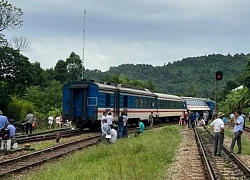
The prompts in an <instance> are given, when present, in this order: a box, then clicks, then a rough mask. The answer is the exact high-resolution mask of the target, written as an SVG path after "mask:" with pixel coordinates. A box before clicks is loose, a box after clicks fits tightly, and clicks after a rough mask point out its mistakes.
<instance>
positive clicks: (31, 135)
mask: <svg viewBox="0 0 250 180" xmlns="http://www.w3.org/2000/svg"><path fill="white" fill-rule="evenodd" d="M69 130H71V128H62V129H55V130H49V131H43V132H40V133H33V134H25V135H23V134H22V135H17V136H16V137H17V138H25V137H33V136H39V135H44V134H53V133H59V132H63V131H69Z"/></svg>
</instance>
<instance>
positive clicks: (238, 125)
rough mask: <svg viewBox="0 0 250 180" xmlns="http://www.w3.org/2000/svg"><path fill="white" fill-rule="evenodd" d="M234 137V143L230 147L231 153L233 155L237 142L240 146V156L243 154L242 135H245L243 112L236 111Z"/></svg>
mask: <svg viewBox="0 0 250 180" xmlns="http://www.w3.org/2000/svg"><path fill="white" fill-rule="evenodd" d="M234 115H235V116H234V118H233V120H234V122H233V123H234V124H235V126H234V137H233V139H232V143H231V146H230V152H231V153H233V149H234V145H235V142H236V141H237V145H238V154H241V153H242V146H241V135H242V133H243V125H244V118H243V117H242V116H241V111H236V112H235V114H234Z"/></svg>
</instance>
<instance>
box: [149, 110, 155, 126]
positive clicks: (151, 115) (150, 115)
mask: <svg viewBox="0 0 250 180" xmlns="http://www.w3.org/2000/svg"><path fill="white" fill-rule="evenodd" d="M148 121H149V124H150V128H152V126H153V123H154V115H153V112H151V114H149V116H148Z"/></svg>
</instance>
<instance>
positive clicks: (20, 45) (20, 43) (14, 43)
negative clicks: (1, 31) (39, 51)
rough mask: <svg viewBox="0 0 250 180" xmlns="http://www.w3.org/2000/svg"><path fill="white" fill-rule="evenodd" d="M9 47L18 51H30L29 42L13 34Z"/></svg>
mask: <svg viewBox="0 0 250 180" xmlns="http://www.w3.org/2000/svg"><path fill="white" fill-rule="evenodd" d="M9 45H10V47H12V48H13V49H15V50H18V51H24V52H25V51H26V52H27V51H30V50H31V43H30V41H29V40H28V39H27V38H25V37H23V36H14V37H13V38H12V40H11V41H10V44H9Z"/></svg>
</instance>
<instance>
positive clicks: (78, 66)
mask: <svg viewBox="0 0 250 180" xmlns="http://www.w3.org/2000/svg"><path fill="white" fill-rule="evenodd" d="M66 64H67V71H68V81H76V80H78V77H79V76H80V75H81V74H82V60H81V59H80V56H79V55H77V54H76V53H74V52H72V53H71V54H70V56H69V57H68V58H67V59H66Z"/></svg>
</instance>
